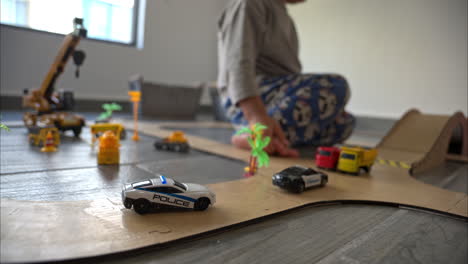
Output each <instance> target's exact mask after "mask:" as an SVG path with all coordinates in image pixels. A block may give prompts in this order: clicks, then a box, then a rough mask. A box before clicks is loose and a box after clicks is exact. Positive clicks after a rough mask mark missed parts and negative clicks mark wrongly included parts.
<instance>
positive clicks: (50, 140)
mask: <svg viewBox="0 0 468 264" xmlns="http://www.w3.org/2000/svg"><path fill="white" fill-rule="evenodd" d="M41 151H42V152H55V151H57V147H56V146H55V142H54V135H53V134H52V131H48V132H47V136H46V140H45V144H44V147H42V148H41Z"/></svg>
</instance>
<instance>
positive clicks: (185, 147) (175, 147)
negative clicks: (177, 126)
mask: <svg viewBox="0 0 468 264" xmlns="http://www.w3.org/2000/svg"><path fill="white" fill-rule="evenodd" d="M154 147H155V148H156V149H158V150H160V149H162V150H172V151H175V152H188V151H189V150H190V145H189V144H188V142H187V138H186V137H185V135H184V132H182V131H174V133H172V134H171V135H170V136H169V137H167V138H165V139H163V140H159V141H156V142H154Z"/></svg>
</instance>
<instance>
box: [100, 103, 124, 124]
mask: <svg viewBox="0 0 468 264" xmlns="http://www.w3.org/2000/svg"><path fill="white" fill-rule="evenodd" d="M102 109H104V111H105V112H103V113H101V114H100V115H99V116H98V118H97V119H96V123H109V122H110V120H111V118H112V113H113V112H114V111H121V110H122V106H120V105H119V104H116V103H111V104H103V105H102Z"/></svg>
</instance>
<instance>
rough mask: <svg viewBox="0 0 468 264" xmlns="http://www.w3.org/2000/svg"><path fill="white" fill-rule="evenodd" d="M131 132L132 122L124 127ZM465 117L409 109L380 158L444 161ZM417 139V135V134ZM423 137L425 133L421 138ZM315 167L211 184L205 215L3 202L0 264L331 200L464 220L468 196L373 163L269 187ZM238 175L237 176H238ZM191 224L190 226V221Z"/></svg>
mask: <svg viewBox="0 0 468 264" xmlns="http://www.w3.org/2000/svg"><path fill="white" fill-rule="evenodd" d="M128 125H129V127H131V123H128ZM459 125H460V126H462V128H463V129H464V131H463V135H464V137H465V138H464V142H463V143H464V147H463V151H465V152H464V153H466V142H467V141H466V133H467V130H466V119H465V118H464V117H463V115H461V116H460V114H456V115H454V116H452V117H443V116H430V115H423V114H420V113H419V112H417V111H410V112H408V113H407V114H405V116H404V117H403V118H402V119H401V120H400V121H399V122H398V123H397V124H396V125H395V127H394V128H393V129H392V130H391V131H390V133H389V134H388V135H387V136H386V137H385V138H384V139H383V140H382V142H381V143H380V144H379V145H378V146H379V151H380V157H381V158H384V159H392V160H398V161H405V162H408V163H409V164H411V166H412V172H413V173H417V172H420V171H423V170H424V169H429V168H431V167H433V166H436V165H437V164H439V163H440V162H442V161H443V158H442V157H445V155H446V151H447V148H446V146H448V143H447V142H449V141H450V136H451V135H452V131H451V130H453V128H454V127H456V126H459ZM140 130H141V132H143V133H146V134H149V135H154V136H159V137H164V136H167V135H169V133H170V131H167V130H163V129H160V127H159V126H157V125H155V124H151V123H140ZM420 133H423V134H420ZM421 135H425V136H424V137H423V136H421ZM188 138H189V141H190V143H191V145H192V146H193V147H195V148H197V149H200V150H204V151H207V152H210V153H214V154H217V155H221V156H226V157H230V158H234V159H240V160H247V158H248V155H249V153H248V152H247V151H243V150H240V149H236V148H234V147H232V146H229V145H224V144H220V143H217V142H214V141H211V140H208V139H205V138H201V137H196V136H190V135H189V136H188ZM294 164H303V165H306V166H314V164H313V161H312V160H310V159H299V160H298V159H284V158H273V159H272V162H271V166H270V167H269V168H266V169H261V170H260V171H259V173H258V175H257V176H255V177H252V178H248V179H243V180H239V181H232V182H223V183H218V184H211V185H209V187H210V188H211V189H213V190H214V191H215V192H216V194H217V203H216V205H215V206H214V207H212V208H209V209H208V210H207V211H205V212H170V213H160V214H158V213H156V214H149V215H144V216H140V215H137V214H136V213H134V212H133V211H131V210H126V209H124V208H123V206H122V203H121V201H120V200H108V199H105V200H94V201H77V202H53V201H51V202H32V201H17V200H8V199H2V200H1V223H2V225H1V252H2V253H1V261H2V262H34V261H51V260H63V259H72V258H82V257H90V256H97V255H103V254H110V253H117V252H122V251H127V250H132V249H137V248H141V247H145V246H149V245H155V244H161V243H165V242H169V241H174V240H177V239H182V238H185V237H190V236H194V235H198V234H202V233H205V232H209V231H213V230H217V229H223V228H226V227H229V226H233V225H238V224H241V223H244V222H246V221H250V220H252V219H256V218H260V217H264V216H268V215H272V214H275V213H279V212H282V211H285V210H289V209H292V208H296V207H302V206H305V205H310V204H315V203H317V204H319V203H324V202H333V201H348V202H352V201H356V202H362V201H368V202H372V203H375V202H377V203H379V202H383V203H385V204H393V205H395V204H396V205H407V206H413V207H417V208H428V209H430V210H433V211H438V212H440V213H445V214H451V215H453V216H460V217H464V218H466V217H467V216H468V212H467V206H468V201H467V195H466V194H465V193H457V192H451V191H447V190H444V189H440V188H437V187H434V186H431V185H427V184H424V183H422V182H419V181H417V180H416V179H414V178H412V177H411V176H410V174H409V171H408V170H405V169H402V168H396V167H390V166H384V165H380V164H375V165H374V167H373V169H372V171H371V173H370V174H369V175H363V176H360V177H355V176H348V175H342V174H337V173H333V172H329V173H328V174H329V184H328V185H327V186H326V187H325V188H319V189H315V190H313V191H308V192H304V193H303V194H301V195H295V194H290V193H287V192H284V191H281V190H280V189H278V188H276V187H274V186H272V184H271V175H272V174H273V173H275V172H277V171H280V170H282V169H284V168H285V167H288V166H291V165H294ZM239 173H241V172H239ZM188 220H189V221H188Z"/></svg>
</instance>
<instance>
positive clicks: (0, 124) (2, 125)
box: [0, 123, 10, 132]
mask: <svg viewBox="0 0 468 264" xmlns="http://www.w3.org/2000/svg"><path fill="white" fill-rule="evenodd" d="M1 129H3V130H6V131H8V132H9V131H10V128H9V127H7V126H6V125H4V124H2V123H0V130H1Z"/></svg>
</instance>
